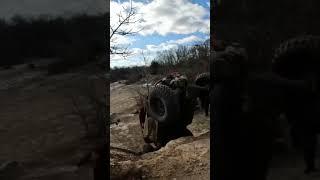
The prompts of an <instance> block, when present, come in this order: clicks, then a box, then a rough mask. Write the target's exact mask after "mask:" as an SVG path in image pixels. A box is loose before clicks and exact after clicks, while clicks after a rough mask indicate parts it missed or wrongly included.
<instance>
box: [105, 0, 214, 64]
mask: <svg viewBox="0 0 320 180" xmlns="http://www.w3.org/2000/svg"><path fill="white" fill-rule="evenodd" d="M129 2H130V1H124V0H112V1H111V2H110V15H111V19H110V25H111V26H113V27H114V26H116V25H117V16H116V13H119V11H121V9H122V8H121V7H127V6H128V5H129ZM132 4H133V6H134V7H135V8H136V9H137V12H138V15H137V16H136V19H142V20H143V21H142V22H141V23H136V24H135V25H134V26H132V27H129V28H134V29H135V28H136V29H142V30H141V31H139V33H138V34H136V35H135V36H125V37H123V36H117V37H115V39H113V40H112V42H111V44H112V45H117V46H120V47H121V46H123V47H128V48H129V50H130V51H131V52H132V55H131V56H129V57H127V58H125V59H124V58H123V57H122V56H118V55H111V61H110V67H116V66H118V67H121V66H134V65H145V62H144V61H143V60H142V59H143V57H142V54H141V52H142V51H143V53H144V55H145V57H146V59H147V60H148V62H147V63H150V61H151V60H152V59H153V58H154V57H155V55H156V53H157V52H158V51H162V50H166V49H170V48H176V47H178V46H179V45H190V44H194V43H199V42H202V41H204V40H206V39H208V38H209V34H210V33H209V29H210V27H209V26H210V25H209V24H210V8H209V6H210V5H209V0H176V1H172V0H135V1H132ZM124 28H127V27H124Z"/></svg>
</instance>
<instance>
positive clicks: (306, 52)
mask: <svg viewBox="0 0 320 180" xmlns="http://www.w3.org/2000/svg"><path fill="white" fill-rule="evenodd" d="M319 50H320V36H311V35H309V36H302V37H296V38H292V39H289V40H287V41H286V42H284V43H282V44H281V45H280V47H279V48H277V49H276V50H275V53H274V56H273V60H272V68H273V71H274V72H276V73H277V74H279V75H281V76H283V77H287V78H292V79H296V78H300V77H301V76H303V75H304V74H305V73H306V72H310V71H315V72H316V71H317V69H318V68H319V67H320V66H319V65H320V59H319V58H320V51H319Z"/></svg>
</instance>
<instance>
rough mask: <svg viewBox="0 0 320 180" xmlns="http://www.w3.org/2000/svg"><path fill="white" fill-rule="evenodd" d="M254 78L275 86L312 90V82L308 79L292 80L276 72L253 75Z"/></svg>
mask: <svg viewBox="0 0 320 180" xmlns="http://www.w3.org/2000/svg"><path fill="white" fill-rule="evenodd" d="M252 80H254V81H258V82H260V83H261V84H271V85H273V86H274V87H283V88H290V89H296V90H299V89H300V90H312V88H311V87H312V86H311V83H310V82H309V81H308V80H291V79H288V78H285V77H281V76H279V75H277V74H275V73H262V74H257V75H254V76H253V77H252Z"/></svg>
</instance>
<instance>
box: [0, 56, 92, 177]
mask: <svg viewBox="0 0 320 180" xmlns="http://www.w3.org/2000/svg"><path fill="white" fill-rule="evenodd" d="M42 63H43V62H42ZM41 66H42V65H41V63H39V64H36V68H35V69H30V68H28V66H27V65H19V66H15V67H13V68H12V69H7V70H4V69H1V70H0V107H1V109H0V144H1V148H0V166H1V165H2V166H4V164H5V163H6V162H17V163H16V164H15V165H13V166H12V167H10V168H9V167H7V168H9V169H10V170H9V169H8V170H3V169H2V171H1V172H0V179H2V178H1V177H5V178H4V179H8V180H9V179H10V178H11V179H46V180H47V179H48V180H49V179H62V180H63V179H69V180H72V179H79V180H81V179H83V180H85V179H86V180H87V179H92V168H91V167H90V165H87V166H83V167H78V166H76V164H77V163H78V162H79V159H80V158H81V157H82V156H83V155H84V154H86V153H88V152H90V148H92V146H93V145H94V141H92V140H88V139H86V138H84V135H85V132H86V130H85V126H84V121H83V120H82V118H80V116H79V115H78V114H77V113H75V108H74V103H73V102H75V101H77V100H75V101H72V98H71V97H76V99H78V101H77V102H80V101H83V102H84V101H85V97H86V96H85V95H84V94H83V92H81V90H80V88H79V87H80V86H79V84H80V85H81V84H84V83H85V82H87V81H88V80H87V78H88V76H89V75H92V74H94V72H95V70H94V69H93V70H92V71H88V70H87V69H82V70H77V71H74V72H69V73H65V74H60V75H52V76H48V75H47V71H46V69H45V68H44V67H41ZM89 69H90V68H89ZM81 98H82V100H80V99H81ZM79 108H83V109H87V110H88V111H90V109H92V107H90V105H88V104H87V103H79ZM89 125H90V122H89ZM89 127H90V126H89ZM91 128H92V127H91ZM89 129H90V128H89ZM13 164H14V163H13Z"/></svg>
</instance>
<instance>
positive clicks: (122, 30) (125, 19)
mask: <svg viewBox="0 0 320 180" xmlns="http://www.w3.org/2000/svg"><path fill="white" fill-rule="evenodd" d="M123 12H124V13H125V15H123ZM137 14H138V13H137V10H136V8H134V7H133V6H132V1H130V6H129V7H124V6H122V11H120V12H119V13H118V14H117V16H118V24H117V25H115V26H113V27H112V26H111V25H110V42H112V43H114V44H115V43H116V40H115V35H119V36H132V35H135V34H137V33H139V32H140V31H141V30H142V28H141V29H138V30H134V29H133V28H126V26H130V25H133V24H136V23H139V22H141V19H135V18H136V16H137ZM110 54H111V55H121V56H123V57H124V58H126V57H128V56H129V55H131V52H130V51H129V48H128V47H123V46H120V45H112V46H110Z"/></svg>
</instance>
